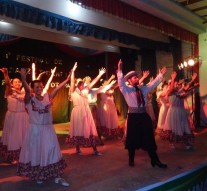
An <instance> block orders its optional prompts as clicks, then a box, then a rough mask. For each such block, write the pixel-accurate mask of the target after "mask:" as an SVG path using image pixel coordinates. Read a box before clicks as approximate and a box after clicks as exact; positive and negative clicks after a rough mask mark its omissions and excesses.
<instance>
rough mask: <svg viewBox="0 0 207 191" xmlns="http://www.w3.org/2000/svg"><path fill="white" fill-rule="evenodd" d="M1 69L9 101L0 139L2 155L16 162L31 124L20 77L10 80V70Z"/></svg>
mask: <svg viewBox="0 0 207 191" xmlns="http://www.w3.org/2000/svg"><path fill="white" fill-rule="evenodd" d="M0 71H2V72H3V74H4V80H5V85H6V89H5V98H6V99H7V103H8V105H7V108H8V109H7V112H6V116H5V120H4V126H3V133H2V138H1V141H0V155H1V157H2V158H3V159H4V161H6V162H9V163H12V164H16V163H17V162H18V160H19V153H20V149H21V147H22V143H23V140H24V137H25V134H26V131H27V129H28V126H29V118H28V114H27V112H26V109H25V103H24V96H25V91H24V89H23V88H21V87H22V82H21V81H20V79H18V78H14V79H12V81H10V78H9V76H8V70H7V69H6V68H2V69H0Z"/></svg>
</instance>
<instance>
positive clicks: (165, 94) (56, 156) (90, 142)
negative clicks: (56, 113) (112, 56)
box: [0, 60, 197, 187]
mask: <svg viewBox="0 0 207 191" xmlns="http://www.w3.org/2000/svg"><path fill="white" fill-rule="evenodd" d="M122 65H123V63H122V61H121V60H119V62H118V70H117V74H116V75H117V80H116V76H115V75H112V76H111V77H110V78H109V79H108V80H105V81H104V82H103V83H102V85H101V86H100V87H96V88H95V87H94V86H95V85H96V84H97V83H98V82H100V79H101V77H102V76H103V74H105V73H106V69H105V68H101V69H100V70H99V73H98V75H97V77H96V78H94V79H91V78H90V77H89V76H86V77H85V78H83V79H81V78H77V77H76V76H75V72H76V69H77V67H78V65H77V63H75V64H74V66H73V68H72V69H71V71H70V72H69V74H68V76H67V78H66V79H65V80H64V81H62V82H61V83H60V84H59V85H58V86H57V87H55V88H54V89H53V90H52V91H51V92H50V93H48V88H49V86H50V83H51V81H52V78H53V76H54V74H55V71H56V67H55V68H54V69H52V70H51V76H50V78H49V79H48V81H47V84H46V85H45V86H44V85H43V82H42V81H41V77H42V76H43V75H44V72H43V73H40V74H39V76H38V77H36V76H35V74H36V73H35V64H33V65H32V81H31V82H30V83H28V82H27V79H26V76H27V72H26V70H25V69H24V68H22V69H21V70H20V75H21V79H19V78H14V79H10V77H9V74H8V70H7V68H1V69H0V71H1V73H2V74H3V76H4V80H5V98H6V99H7V112H6V115H5V119H4V125H3V132H2V137H1V140H0V157H1V161H4V162H7V163H10V164H13V165H17V174H18V175H19V176H25V177H29V178H30V179H31V180H34V181H36V183H37V184H42V183H43V182H44V181H46V180H48V179H51V178H53V179H54V182H55V183H57V184H60V185H62V186H65V187H68V186H69V183H68V181H67V180H65V179H63V178H62V177H61V176H62V174H63V171H64V169H65V168H66V167H67V164H66V161H65V160H64V158H63V156H62V154H61V149H60V145H59V142H58V139H57V135H56V133H55V129H54V126H53V118H52V102H53V99H54V97H55V96H56V94H57V93H58V91H59V90H61V89H62V88H63V87H65V85H66V84H67V83H68V82H69V81H70V87H69V93H68V100H69V101H71V102H72V106H73V108H72V111H71V117H70V125H69V134H68V136H67V138H66V143H67V144H68V146H70V147H75V148H76V153H77V154H78V155H83V153H82V150H81V148H82V147H91V148H92V154H94V155H95V156H101V155H102V153H100V152H99V151H98V149H97V146H98V145H104V142H103V138H106V139H107V138H110V139H111V138H115V139H118V140H121V141H123V143H124V147H125V149H127V150H128V159H129V161H128V165H129V166H130V167H133V166H134V165H135V163H134V158H135V151H136V150H137V149H143V150H145V151H146V152H147V153H148V155H149V157H150V160H151V165H152V167H156V166H157V167H159V168H163V169H165V168H167V164H164V163H162V162H161V161H160V159H159V157H158V154H157V145H156V141H155V134H158V135H159V136H160V138H161V139H163V140H167V141H169V143H170V146H171V147H172V148H173V149H175V148H176V145H177V144H180V143H182V144H183V145H184V146H185V148H186V149H187V150H192V149H193V144H194V134H193V128H194V127H193V123H192V120H191V117H190V116H189V113H188V112H187V110H186V104H185V100H186V98H187V97H188V96H189V94H190V93H191V92H192V91H193V89H194V88H195V87H196V86H197V84H195V79H196V77H197V75H196V74H193V75H192V79H191V80H190V81H187V82H186V81H180V80H178V77H177V73H176V72H173V73H172V75H171V79H169V81H165V80H164V77H163V76H164V74H165V73H166V68H165V67H163V68H161V69H160V70H159V73H158V74H157V76H156V78H154V79H153V78H151V79H150V81H149V83H147V84H146V85H144V84H143V80H144V79H146V78H147V77H148V76H149V74H150V73H149V71H144V72H143V73H142V77H140V74H139V73H138V72H137V71H130V72H128V73H127V74H126V75H123V73H122ZM117 87H118V88H119V90H120V92H121V94H122V95H123V97H124V99H125V101H126V103H127V106H128V112H127V118H126V122H125V125H124V128H120V127H119V123H118V114H117V108H116V105H115V102H114V96H113V95H114V91H115V89H116V88H117ZM154 92H156V95H157V102H158V103H159V117H158V120H157V122H156V118H155V115H154V112H153V109H152V101H151V99H152V94H153V93H154ZM155 124H156V128H155ZM123 129H124V130H123Z"/></svg>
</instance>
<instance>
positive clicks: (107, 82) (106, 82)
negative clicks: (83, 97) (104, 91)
mask: <svg viewBox="0 0 207 191" xmlns="http://www.w3.org/2000/svg"><path fill="white" fill-rule="evenodd" d="M114 79H115V75H114V74H112V75H111V77H110V78H109V79H108V80H107V81H105V82H104V83H103V86H106V85H108V84H110V82H111V81H112V80H114Z"/></svg>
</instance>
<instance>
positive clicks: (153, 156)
mask: <svg viewBox="0 0 207 191" xmlns="http://www.w3.org/2000/svg"><path fill="white" fill-rule="evenodd" d="M148 154H149V156H150V158H151V165H152V167H153V168H154V167H155V166H158V167H159V168H167V165H166V164H164V163H161V162H160V160H159V158H158V156H157V153H156V152H155V151H149V152H148Z"/></svg>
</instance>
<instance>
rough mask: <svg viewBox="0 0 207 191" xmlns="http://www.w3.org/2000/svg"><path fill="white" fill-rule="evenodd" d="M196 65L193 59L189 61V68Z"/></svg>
mask: <svg viewBox="0 0 207 191" xmlns="http://www.w3.org/2000/svg"><path fill="white" fill-rule="evenodd" d="M194 64H195V61H194V59H192V58H191V59H189V60H188V65H189V66H194Z"/></svg>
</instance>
